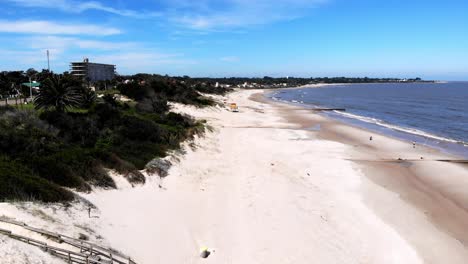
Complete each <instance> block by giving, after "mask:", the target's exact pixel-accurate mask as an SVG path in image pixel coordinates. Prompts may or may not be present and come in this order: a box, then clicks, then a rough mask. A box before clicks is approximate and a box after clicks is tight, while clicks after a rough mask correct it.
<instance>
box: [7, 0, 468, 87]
mask: <svg viewBox="0 0 468 264" xmlns="http://www.w3.org/2000/svg"><path fill="white" fill-rule="evenodd" d="M0 3H1V4H2V8H1V9H0V54H2V61H1V62H0V70H15V69H22V70H25V69H28V68H30V67H34V68H36V69H42V68H46V67H47V61H46V56H45V54H46V52H45V51H46V50H47V49H48V50H50V52H51V68H52V70H54V71H56V72H62V71H65V70H68V64H69V62H70V61H80V60H82V59H83V57H89V58H90V60H91V61H96V62H105V63H112V64H116V65H117V71H118V72H119V73H122V74H131V73H138V72H148V73H160V74H169V75H190V76H213V77H215V76H216V77H218V76H264V75H269V76H304V77H311V76H315V77H317V76H369V77H416V76H420V77H423V78H426V79H438V80H468V17H467V14H468V2H466V1H451V0H445V1H440V0H437V1H435V0H426V1H422V0H406V1H403V0H386V1H380V0H275V1H273V0H198V1H191V0H140V1H123V0H113V1H110V0H95V1H86V0H81V1H78V0H0Z"/></svg>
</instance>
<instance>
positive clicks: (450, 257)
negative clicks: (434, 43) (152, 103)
mask: <svg viewBox="0 0 468 264" xmlns="http://www.w3.org/2000/svg"><path fill="white" fill-rule="evenodd" d="M263 93H264V91H261V90H240V91H236V92H233V93H231V94H228V95H227V96H226V97H225V98H221V97H218V98H217V99H218V100H221V101H223V100H225V101H226V102H227V103H230V102H235V103H237V104H238V106H239V109H240V112H239V113H233V112H230V111H228V109H227V107H224V106H218V107H212V108H205V109H197V108H195V107H189V106H184V105H180V104H174V105H173V111H175V112H180V113H186V114H189V115H192V116H194V117H196V118H198V119H205V120H207V123H208V125H209V126H210V127H211V131H209V132H207V134H206V135H205V136H204V137H202V138H196V139H195V140H194V142H190V143H187V144H186V145H185V147H184V149H183V151H181V152H177V153H174V154H173V155H171V156H170V157H168V158H167V159H168V160H170V161H171V163H172V164H173V166H172V167H171V169H170V171H169V175H168V176H167V177H165V178H163V179H160V178H159V177H158V176H151V175H147V174H145V175H146V177H147V183H146V184H145V185H143V186H131V185H130V184H128V183H127V182H126V181H125V180H124V179H123V177H121V176H119V175H116V174H114V175H113V178H114V179H115V180H116V182H117V185H118V187H119V188H118V189H117V190H95V191H93V192H92V193H90V194H82V193H80V194H79V195H80V196H81V197H82V198H83V199H86V200H87V201H89V202H90V203H92V204H93V205H94V206H96V208H95V209H93V211H92V214H93V216H94V217H93V218H89V217H88V212H87V211H86V206H85V205H84V204H83V203H76V204H74V205H72V206H71V207H69V208H64V207H63V206H61V205H49V206H44V205H38V204H31V203H26V204H18V203H12V204H11V203H8V204H7V203H1V204H0V216H1V215H3V216H8V217H11V218H15V219H17V220H20V221H25V222H27V223H30V224H31V225H35V226H38V227H42V228H47V229H49V230H54V231H56V232H62V233H68V234H70V235H75V236H77V235H78V234H80V233H83V234H86V235H88V236H89V239H90V241H95V242H96V243H100V244H103V245H106V246H110V247H112V248H115V249H118V250H120V251H122V252H124V253H125V254H127V255H129V256H131V257H132V258H133V259H134V260H135V261H136V262H137V263H139V264H152V263H467V262H468V250H467V247H466V246H467V242H468V211H467V209H468V208H467V207H468V192H467V191H466V190H468V177H467V176H468V165H466V164H465V165H463V164H456V163H447V162H439V161H434V160H437V159H447V158H453V157H449V156H448V155H447V154H443V153H440V152H439V151H436V150H434V149H429V148H425V147H421V146H417V147H416V148H413V146H412V144H411V143H409V142H403V141H400V140H397V139H394V138H390V137H386V136H382V135H378V134H375V133H370V132H368V131H365V130H363V129H360V128H356V127H352V126H348V125H344V124H342V123H339V122H336V121H333V120H329V119H326V118H324V117H323V116H320V115H318V114H316V113H313V112H312V111H311V110H306V109H302V108H300V107H298V106H293V105H286V104H282V103H278V102H270V101H267V100H266V99H265V97H264V96H263ZM370 136H372V137H373V140H372V141H369V137H370ZM421 157H423V160H421ZM398 158H401V159H403V161H398ZM404 159H409V160H416V161H411V162H410V161H404ZM418 160H419V161H418ZM0 228H5V229H8V228H10V229H11V228H12V227H11V226H8V224H5V223H0ZM202 247H208V248H209V249H210V251H211V255H210V256H209V257H208V258H206V259H202V258H200V256H199V255H200V254H199V251H200V248H202ZM0 255H1V256H6V258H5V259H6V260H8V262H5V263H44V262H45V263H62V262H60V261H58V260H56V259H54V258H51V257H50V256H48V255H47V254H45V253H44V252H42V251H41V250H40V249H36V248H31V247H30V246H28V245H25V244H23V243H21V242H17V241H11V240H9V239H8V238H6V237H3V236H1V235H0ZM25 260H27V261H29V262H24V261H25Z"/></svg>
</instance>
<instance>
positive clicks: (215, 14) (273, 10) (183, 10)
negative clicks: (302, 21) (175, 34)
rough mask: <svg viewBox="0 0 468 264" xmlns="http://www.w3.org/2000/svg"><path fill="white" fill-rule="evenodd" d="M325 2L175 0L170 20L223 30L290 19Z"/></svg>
mask: <svg viewBox="0 0 468 264" xmlns="http://www.w3.org/2000/svg"><path fill="white" fill-rule="evenodd" d="M327 1H328V0H256V1H251V0H222V1H219V0H199V1H189V0H176V1H168V3H167V4H168V5H169V6H170V7H171V9H174V10H176V11H175V12H174V13H173V14H172V15H171V16H170V17H171V18H170V19H171V21H172V22H174V23H177V24H179V25H181V26H184V27H188V28H191V29H195V30H223V29H226V28H227V29H232V28H244V27H248V26H255V25H264V24H269V23H274V22H278V21H283V20H292V19H295V18H298V17H301V16H304V15H307V12H308V11H310V10H311V9H312V8H315V7H317V6H318V5H320V4H323V3H325V2H327Z"/></svg>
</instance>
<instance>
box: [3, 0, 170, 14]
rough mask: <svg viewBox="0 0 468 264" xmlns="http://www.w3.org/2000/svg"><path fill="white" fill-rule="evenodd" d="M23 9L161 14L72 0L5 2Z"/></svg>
mask: <svg viewBox="0 0 468 264" xmlns="http://www.w3.org/2000/svg"><path fill="white" fill-rule="evenodd" d="M7 1H9V2H12V3H15V4H17V5H20V6H23V7H34V8H52V9H59V10H62V11H64V12H69V13H81V12H84V11H88V10H98V11H103V12H107V13H111V14H115V15H120V16H127V17H135V18H148V17H157V16H160V15H161V14H160V13H159V12H142V11H135V10H130V9H117V8H114V7H110V6H107V5H104V4H102V3H100V2H97V1H73V0H7Z"/></svg>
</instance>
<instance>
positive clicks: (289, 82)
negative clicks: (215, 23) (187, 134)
mask: <svg viewBox="0 0 468 264" xmlns="http://www.w3.org/2000/svg"><path fill="white" fill-rule="evenodd" d="M175 79H177V80H180V81H185V82H187V83H189V84H193V85H196V84H199V83H207V84H215V83H220V84H227V85H231V86H241V85H243V84H244V83H249V84H252V83H255V84H258V85H261V86H264V87H269V86H275V85H279V84H286V86H288V87H293V86H300V85H307V84H315V83H391V82H401V81H403V80H402V79H399V78H368V77H363V78H359V77H358V78H355V77H331V78H329V77H323V78H322V77H316V78H314V77H310V78H298V77H279V78H273V77H268V76H265V77H263V78H242V77H232V78H190V77H188V76H183V77H175ZM404 81H405V82H422V81H423V80H421V78H413V79H406V80H404Z"/></svg>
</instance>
